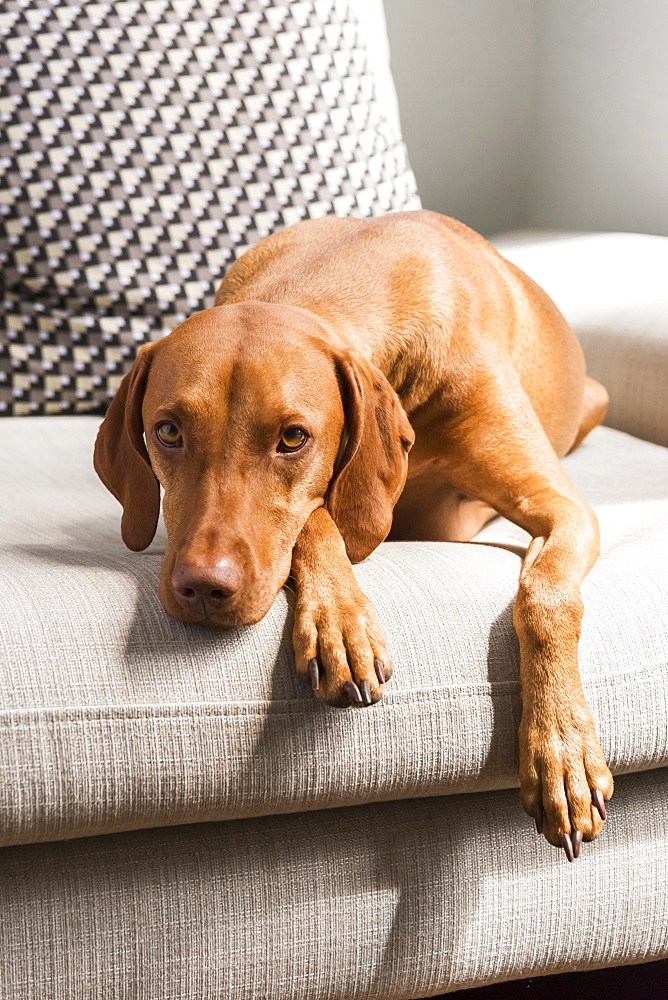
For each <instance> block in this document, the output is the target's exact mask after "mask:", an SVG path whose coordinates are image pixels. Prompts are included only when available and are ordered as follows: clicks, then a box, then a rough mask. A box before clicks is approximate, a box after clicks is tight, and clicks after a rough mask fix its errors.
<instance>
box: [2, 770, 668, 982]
mask: <svg viewBox="0 0 668 1000" xmlns="http://www.w3.org/2000/svg"><path fill="white" fill-rule="evenodd" d="M667 799H668V772H666V771H665V770H660V771H653V772H649V773H647V774H642V775H629V776H625V777H623V778H620V779H619V780H618V782H617V791H616V794H615V798H614V799H613V800H612V803H611V805H610V818H609V819H608V822H607V823H606V826H605V829H604V831H603V833H602V835H601V836H600V837H599V839H598V840H597V841H596V842H595V843H594V844H585V845H584V847H583V850H582V855H581V857H580V859H579V860H578V861H577V862H576V863H575V864H573V865H569V864H568V863H567V862H566V860H565V859H564V856H563V853H562V852H561V851H557V850H555V849H554V848H553V847H550V846H549V845H547V844H546V843H545V841H544V840H543V838H541V837H538V836H537V835H536V833H535V831H534V830H533V827H532V825H531V824H530V823H529V822H528V821H527V819H526V817H525V816H524V815H523V814H522V813H521V811H520V809H519V807H518V804H517V795H516V793H514V792H489V793H483V794H480V795H461V796H450V797H446V798H439V799H422V800H413V801H409V802H392V803H384V804H376V805H370V806H364V807H357V808H351V809H340V810H333V811H331V812H315V813H306V814H302V815H299V816H274V817H269V818H263V819H255V820H240V821H237V822H233V823H212V824H198V825H196V826H188V827H180V828H172V829H166V830H146V831H141V832H135V833H126V834H117V835H112V836H109V837H96V838H90V839H85V840H80V841H70V842H61V843H58V844H45V845H29V846H24V847H10V848H5V849H4V850H2V851H0V940H1V941H2V948H1V949H0V998H1V1000H17V998H19V997H20V998H21V1000H73V998H76V1000H122V998H129V997H132V1000H157V998H159V1000H186V998H192V1000H195V998H196V1000H223V998H224V1000H373V998H375V1000H408V998H414V997H425V996H432V995H435V994H438V993H440V992H444V991H450V990H454V989H457V988H461V987H465V986H477V985H484V984H486V983H489V982H492V981H497V980H503V979H514V978H519V977H522V976H528V975H531V974H534V975H540V974H544V973H550V972H562V971H564V970H566V969H568V970H574V969H590V968H596V967H599V966H606V965H618V964H625V963H631V962H642V961H650V960H652V959H658V958H663V957H665V956H666V955H668V810H666V801H667Z"/></svg>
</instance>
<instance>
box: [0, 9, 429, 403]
mask: <svg viewBox="0 0 668 1000" xmlns="http://www.w3.org/2000/svg"><path fill="white" fill-rule="evenodd" d="M358 2H359V0H357V2H353V0H298V2H294V3H275V2H272V0H244V2H230V3H225V2H219V0H150V2H137V0H125V2H122V3H96V4H83V5H82V4H72V3H65V2H63V3H57V4H52V3H42V4H34V3H29V2H27V0H1V2H0V61H1V63H2V68H3V70H4V74H3V75H2V77H1V78H0V116H1V117H2V121H3V125H4V138H3V139H2V140H0V188H1V189H2V191H1V193H0V265H1V268H2V288H1V289H0V295H1V298H0V301H1V304H0V415H1V414H3V413H4V414H29V413H61V412H85V411H93V410H98V411H100V410H101V409H104V407H105V406H106V405H108V403H109V400H110V398H111V397H112V396H113V394H114V392H115V390H116V389H117V387H118V384H119V382H120V379H121V378H122V376H123V375H124V374H125V372H126V371H127V370H128V368H129V367H130V365H131V363H132V361H133V360H134V357H135V355H136V353H137V350H138V348H139V347H140V346H141V344H142V343H144V342H145V341H147V340H155V339H157V338H158V337H160V336H162V335H163V334H165V333H168V332H169V331H170V330H172V329H173V328H174V327H175V326H176V325H177V324H178V323H179V322H181V321H182V320H183V319H185V318H186V316H188V315H190V314H191V313H193V312H196V311H197V310H199V309H203V308H205V307H207V306H210V305H212V304H213V296H214V292H215V289H216V287H217V285H218V284H219V282H220V279H221V277H222V275H223V273H224V270H225V268H226V266H227V265H228V264H229V263H230V262H231V261H232V260H234V259H235V258H236V257H237V256H239V255H240V254H241V253H243V251H244V250H245V249H247V248H248V247H249V246H252V245H253V244H254V243H257V241H258V240H259V239H261V238H262V237H263V236H266V235H268V234H269V233H270V232H274V231H276V230H278V229H281V228H283V227H284V226H287V225H290V224H292V223H295V222H298V221H300V220H301V219H308V218H318V217H320V216H322V215H326V214H332V213H334V214H337V215H346V216H348V215H354V216H371V215H379V214H382V213H385V212H391V211H395V210H400V209H407V208H418V207H419V200H418V198H417V194H416V187H415V180H414V178H413V175H412V173H411V170H410V167H409V165H408V159H407V154H406V149H405V146H404V144H403V142H402V140H401V136H400V134H399V132H398V128H397V122H396V114H395V108H394V107H389V106H388V104H389V100H388V86H389V84H388V78H387V75H386V76H385V77H383V76H382V74H380V73H379V72H378V71H377V67H378V66H379V60H378V58H377V57H376V58H375V59H374V60H370V59H369V58H368V52H367V39H366V37H365V34H364V31H361V30H360V27H359V24H358V20H357V18H356V7H357V3H358ZM368 14H369V12H366V16H365V20H364V25H365V28H366V30H367V32H368V31H370V30H371V27H370V25H372V24H374V23H375V22H374V21H373V17H376V18H377V17H378V11H377V10H376V12H375V14H374V12H373V11H371V20H369V16H368ZM381 27H382V24H381ZM377 76H379V78H380V79H381V87H382V93H383V95H384V96H383V98H382V99H379V98H378V96H377V92H376V77H377Z"/></svg>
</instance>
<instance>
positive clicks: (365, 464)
mask: <svg viewBox="0 0 668 1000" xmlns="http://www.w3.org/2000/svg"><path fill="white" fill-rule="evenodd" d="M337 370H338V376H339V381H340V384H341V394H342V397H343V407H344V412H345V417H346V422H345V430H344V434H347V440H346V443H345V445H344V448H343V453H342V454H341V455H340V457H339V460H338V461H337V464H336V466H335V469H334V475H333V477H332V481H331V483H330V487H329V491H328V494H327V509H328V510H329V513H330V514H331V516H332V519H333V520H334V523H335V524H336V526H337V528H338V529H339V531H340V532H341V536H342V538H343V541H344V542H345V546H346V552H347V553H348V557H349V559H350V560H351V562H354V563H355V562H360V561H361V560H362V559H366V557H367V556H368V555H369V554H370V553H371V552H373V550H374V549H375V548H376V547H377V546H378V545H380V543H381V542H382V541H383V539H385V538H386V537H387V534H388V532H389V530H390V528H391V526H392V511H393V510H394V505H395V503H396V502H397V500H398V499H399V496H400V495H401V491H402V490H403V488H404V483H405V482H406V472H407V469H408V452H409V451H410V449H411V447H412V445H413V442H414V440H415V434H414V433H413V428H412V427H411V425H410V423H409V422H408V417H407V416H406V413H405V411H404V408H403V407H402V405H401V402H400V401H399V397H398V396H397V394H396V392H395V391H394V389H393V388H392V386H391V385H390V383H389V382H388V381H387V379H386V378H385V376H384V375H383V373H382V372H381V371H380V369H378V368H376V367H375V366H374V365H372V364H370V363H369V362H368V361H366V359H365V358H363V357H361V356H358V355H356V356H353V355H352V354H351V353H348V354H345V355H342V356H340V357H339V358H338V359H337Z"/></svg>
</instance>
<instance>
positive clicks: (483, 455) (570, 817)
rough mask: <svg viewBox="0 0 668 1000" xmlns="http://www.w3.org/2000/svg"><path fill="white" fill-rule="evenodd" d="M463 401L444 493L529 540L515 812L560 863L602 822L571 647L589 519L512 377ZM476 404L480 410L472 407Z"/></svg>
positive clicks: (609, 786) (598, 778)
mask: <svg viewBox="0 0 668 1000" xmlns="http://www.w3.org/2000/svg"><path fill="white" fill-rule="evenodd" d="M486 389H487V392H486V394H485V396H484V397H483V395H482V394H481V393H479V392H478V393H475V394H474V395H473V396H472V400H471V413H470V416H469V417H468V418H467V420H466V421H461V422H460V423H459V424H458V425H457V426H455V427H452V428H451V429H448V428H447V427H445V428H444V431H443V450H444V453H445V459H446V468H447V469H448V471H449V474H450V476H451V481H453V482H455V484H456V485H457V486H458V487H459V488H460V489H462V490H463V491H464V492H466V493H468V494H470V495H472V496H476V497H480V498H481V499H482V500H484V501H486V502H487V503H489V504H490V505H491V506H493V507H494V508H495V509H496V510H498V511H499V512H500V513H502V514H503V515H504V516H505V517H507V518H508V519H509V520H511V521H513V522H514V523H516V524H518V525H520V526H521V527H522V528H524V529H525V530H526V531H528V532H529V533H530V534H531V535H532V536H533V540H532V541H531V544H530V545H529V548H528V551H527V554H526V557H525V559H524V563H523V566H522V571H521V574H520V581H519V589H518V594H517V600H516V603H515V611H514V623H515V629H516V631H517V634H518V637H519V642H520V652H521V660H520V680H521V687H522V703H523V707H522V721H521V726H520V734H519V735H520V739H519V751H520V790H521V798H522V804H523V806H524V808H525V809H526V811H527V812H528V813H530V814H531V815H533V816H534V818H535V820H536V825H537V828H538V830H539V832H542V833H543V834H544V835H545V836H546V837H547V839H548V840H549V841H550V843H552V844H554V845H555V846H561V847H563V848H564V850H565V851H566V854H567V856H568V857H569V860H570V859H572V858H573V857H577V855H578V854H579V851H580V844H581V841H582V839H585V840H592V839H593V838H594V837H596V836H597V834H598V833H599V832H600V829H601V826H602V819H603V818H604V817H605V804H604V803H605V800H606V799H608V798H610V796H611V795H612V790H613V781H612V776H611V774H610V771H609V770H608V767H607V764H606V761H605V757H604V755H603V751H602V750H601V747H600V744H599V742H598V738H597V735H596V730H595V728H594V723H593V721H592V718H591V714H590V712H589V708H588V706H587V702H586V699H585V695H584V691H583V687H582V682H581V679H580V673H579V669H578V658H577V647H578V640H579V636H580V626H581V621H582V611H583V605H582V597H581V594H580V584H581V582H582V580H583V578H584V577H585V575H586V574H587V573H588V572H589V570H590V569H591V567H592V566H593V564H594V562H595V561H596V558H597V555H598V550H599V532H598V522H597V520H596V516H595V514H594V512H593V511H592V510H591V508H590V507H589V506H588V505H587V504H586V503H585V501H584V500H583V499H582V498H581V497H580V496H579V494H578V493H577V491H576V490H575V487H574V486H573V484H572V483H571V482H570V480H569V479H568V477H567V475H566V473H565V472H564V469H563V467H562V466H561V463H560V462H559V460H558V458H557V456H556V454H555V452H554V450H553V449H552V446H551V445H550V442H549V441H548V439H547V437H546V435H545V432H544V431H543V429H542V427H541V425H540V423H539V422H538V418H537V417H536V414H535V412H534V411H533V409H532V407H531V404H530V403H529V400H528V399H527V397H526V396H525V395H524V393H523V391H522V389H521V387H520V386H519V385H518V383H517V379H516V377H515V376H514V374H513V373H512V372H510V373H499V372H496V373H494V375H493V376H491V377H490V379H489V381H488V382H487V384H486ZM483 399H484V401H482V400H483Z"/></svg>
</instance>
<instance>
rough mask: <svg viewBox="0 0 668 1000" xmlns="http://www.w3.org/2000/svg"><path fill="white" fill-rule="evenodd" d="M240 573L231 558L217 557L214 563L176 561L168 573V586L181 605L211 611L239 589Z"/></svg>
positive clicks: (210, 613) (211, 612) (241, 577)
mask: <svg viewBox="0 0 668 1000" xmlns="http://www.w3.org/2000/svg"><path fill="white" fill-rule="evenodd" d="M242 582H243V574H242V571H241V568H240V567H239V565H238V564H237V563H236V562H234V561H233V560H232V559H221V560H220V561H219V562H217V563H216V565H215V566H202V565H199V564H197V563H188V562H182V563H179V564H178V565H177V566H176V567H175V568H174V572H173V573H172V587H173V589H174V593H175V594H176V596H177V597H178V599H179V601H180V603H181V604H182V605H183V606H184V607H185V608H192V610H194V611H200V612H201V614H203V615H206V616H211V615H215V613H216V611H220V609H221V608H222V607H224V605H225V603H226V602H227V601H229V599H230V598H231V597H234V595H235V594H236V593H237V591H239V590H240V589H241V584H242Z"/></svg>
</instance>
